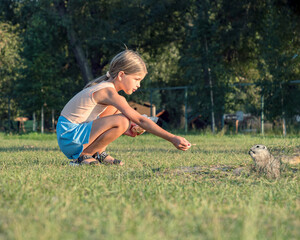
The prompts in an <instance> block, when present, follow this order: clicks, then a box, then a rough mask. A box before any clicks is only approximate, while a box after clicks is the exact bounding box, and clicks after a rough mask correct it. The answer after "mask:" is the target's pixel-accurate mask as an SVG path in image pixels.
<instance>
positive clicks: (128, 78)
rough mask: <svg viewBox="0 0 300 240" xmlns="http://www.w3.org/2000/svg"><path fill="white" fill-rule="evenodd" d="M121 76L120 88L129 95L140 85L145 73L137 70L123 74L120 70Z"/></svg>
mask: <svg viewBox="0 0 300 240" xmlns="http://www.w3.org/2000/svg"><path fill="white" fill-rule="evenodd" d="M120 73H121V74H120V77H121V89H122V90H123V91H124V92H125V93H126V94H129V95H131V94H132V93H134V92H135V91H136V90H138V88H139V87H140V86H141V81H142V80H143V79H144V77H145V76H146V74H147V73H145V72H137V73H133V74H125V73H124V72H120Z"/></svg>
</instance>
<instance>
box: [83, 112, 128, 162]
mask: <svg viewBox="0 0 300 240" xmlns="http://www.w3.org/2000/svg"><path fill="white" fill-rule="evenodd" d="M129 124H130V121H129V120H128V118H126V117H125V116H124V115H122V114H117V115H111V116H107V117H103V118H99V119H96V120H94V121H93V125H92V129H91V134H90V140H89V143H87V144H84V145H83V152H82V154H81V155H94V154H95V153H96V152H99V153H101V152H103V151H104V150H105V149H106V147H107V145H108V144H110V143H111V142H113V141H114V140H116V139H117V138H118V137H120V136H121V135H122V134H123V133H124V132H125V131H126V130H127V129H128V127H129ZM88 160H89V159H87V161H88ZM105 160H106V161H113V160H114V159H113V158H112V157H110V156H108V157H107V158H106V159H105ZM90 161H93V159H91V160H90ZM120 165H123V163H122V162H121V163H120Z"/></svg>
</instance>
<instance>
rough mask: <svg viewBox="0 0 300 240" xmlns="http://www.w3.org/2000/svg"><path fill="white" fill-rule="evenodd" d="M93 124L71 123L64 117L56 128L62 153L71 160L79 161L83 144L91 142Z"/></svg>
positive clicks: (61, 117) (60, 118) (59, 120)
mask: <svg viewBox="0 0 300 240" xmlns="http://www.w3.org/2000/svg"><path fill="white" fill-rule="evenodd" d="M92 124H93V122H87V123H81V124H77V123H71V122H70V121H69V120H68V119H66V118H65V117H63V116H60V117H59V118H58V122H57V126H56V134H57V141H58V145H59V147H60V149H61V151H62V152H63V153H64V154H65V155H66V156H67V158H69V159H77V158H78V157H79V156H80V154H81V153H82V151H83V144H86V143H88V142H89V138H90V134H91V129H92Z"/></svg>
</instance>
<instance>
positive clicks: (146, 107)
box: [128, 101, 156, 116]
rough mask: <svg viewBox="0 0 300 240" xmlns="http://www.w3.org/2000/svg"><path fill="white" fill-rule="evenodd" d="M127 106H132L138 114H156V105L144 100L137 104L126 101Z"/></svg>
mask: <svg viewBox="0 0 300 240" xmlns="http://www.w3.org/2000/svg"><path fill="white" fill-rule="evenodd" d="M128 103H129V106H130V107H132V108H133V109H134V110H136V111H137V112H139V113H140V114H146V115H147V116H155V115H156V107H155V105H154V104H152V109H151V104H150V103H148V102H145V103H144V104H138V103H135V102H132V101H131V102H128Z"/></svg>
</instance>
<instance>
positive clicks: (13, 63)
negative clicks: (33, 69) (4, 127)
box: [0, 22, 23, 119]
mask: <svg viewBox="0 0 300 240" xmlns="http://www.w3.org/2000/svg"><path fill="white" fill-rule="evenodd" d="M19 34H20V30H19V26H18V25H15V26H13V25H12V24H11V23H9V22H6V23H5V22H0V79H1V80H0V92H1V93H0V97H1V98H0V109H1V110H0V117H1V119H8V118H9V117H10V116H9V115H10V114H12V115H13V113H12V112H17V108H16V107H15V101H14V98H13V95H12V92H13V89H14V87H15V83H16V81H17V79H19V78H20V77H22V75H21V74H20V69H21V68H22V65H23V59H22V58H21V56H20V52H21V50H22V41H21V38H20V36H19ZM9 105H10V108H11V109H10V110H8V109H9V107H8V106H9ZM9 111H10V112H9Z"/></svg>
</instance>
